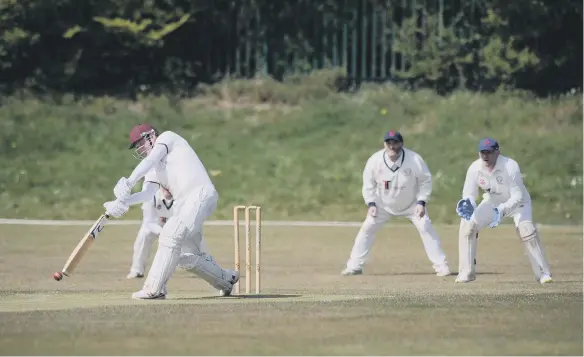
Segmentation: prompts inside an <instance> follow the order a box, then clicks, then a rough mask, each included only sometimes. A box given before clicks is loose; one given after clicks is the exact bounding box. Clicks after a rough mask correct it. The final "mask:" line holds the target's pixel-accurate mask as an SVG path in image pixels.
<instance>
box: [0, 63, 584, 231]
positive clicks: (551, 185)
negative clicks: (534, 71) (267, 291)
mask: <svg viewBox="0 0 584 357" xmlns="http://www.w3.org/2000/svg"><path fill="white" fill-rule="evenodd" d="M342 74H343V73H342V72H336V71H334V70H331V71H325V72H324V73H319V72H315V73H313V74H312V75H311V76H309V77H305V78H302V77H299V76H297V77H294V78H289V79H287V81H286V84H285V85H282V84H281V83H280V82H277V81H273V80H272V81H270V80H267V79H262V78H259V79H257V80H250V81H234V82H229V81H224V82H222V83H220V84H217V85H214V86H211V87H208V88H206V91H205V92H204V93H201V94H200V95H199V96H197V97H195V98H191V99H177V98H176V97H166V96H145V97H141V98H139V100H138V101H125V100H119V99H113V98H110V97H98V98H94V99H84V100H82V101H75V100H74V98H73V97H69V96H64V97H62V98H60V104H58V105H56V104H55V103H53V102H51V101H41V100H38V99H26V100H24V101H22V100H20V99H17V98H14V97H5V98H3V99H2V102H1V103H0V152H1V153H2V154H1V155H0V165H2V167H3V168H4V169H3V170H2V171H1V172H0V198H1V200H0V217H37V218H56V219H60V218H65V219H90V218H91V217H95V216H96V215H98V214H99V213H100V211H101V210H102V206H101V205H102V203H103V202H105V201H107V200H110V199H112V187H113V185H114V184H115V182H116V181H117V180H118V178H119V177H121V176H127V175H128V174H129V173H130V172H131V170H132V169H133V167H134V166H135V165H136V164H137V162H136V161H135V159H133V157H132V156H131V153H130V152H129V151H127V150H126V148H127V145H128V143H127V140H128V139H127V133H128V131H129V130H130V128H131V127H132V126H133V125H135V124H136V123H139V122H151V123H152V124H154V125H155V126H157V127H158V128H159V129H160V130H173V131H176V132H178V133H180V134H181V135H183V136H184V137H185V138H186V139H187V140H188V141H189V142H190V143H191V144H192V145H193V146H194V148H195V149H196V150H197V153H198V154H199V155H200V157H201V159H202V160H203V162H204V163H205V165H206V167H207V169H208V170H209V172H210V173H211V175H212V179H213V181H214V183H215V184H216V186H217V188H218V190H219V194H220V200H219V207H218V211H217V213H216V215H215V216H214V218H217V219H228V218H229V217H230V215H231V207H232V206H233V205H234V204H241V203H257V204H261V205H262V206H264V207H265V208H266V219H286V218H290V219H329V220H357V221H358V220H361V219H362V218H363V214H364V203H363V201H362V198H361V184H362V183H361V174H362V170H363V167H364V165H365V162H366V160H367V158H368V157H369V156H370V155H371V154H372V153H373V152H374V151H376V150H378V149H380V148H381V145H382V135H383V132H384V131H386V130H388V129H389V128H397V129H399V130H401V131H402V133H403V134H404V136H405V141H406V146H407V147H409V148H411V149H413V150H415V151H417V152H419V153H420V154H421V155H422V156H423V157H424V159H425V160H426V162H427V163H428V165H429V167H430V169H431V171H432V173H433V177H434V192H433V195H432V201H431V203H430V204H429V207H430V210H431V214H432V219H433V220H434V221H436V222H447V223H451V222H454V221H456V215H455V214H454V210H453V207H454V204H455V202H456V201H457V199H458V198H459V196H460V192H461V189H462V183H463V180H464V174H465V172H466V169H467V167H468V165H469V164H470V163H471V162H472V161H473V160H475V159H476V157H477V154H476V142H477V141H478V139H479V138H481V137H484V136H493V137H495V138H497V139H498V140H499V141H500V142H501V145H502V152H503V154H504V155H509V156H511V157H513V158H514V159H516V160H517V161H518V162H519V164H520V165H521V168H522V171H523V173H524V175H525V182H526V184H527V187H528V189H529V191H530V193H531V195H532V197H533V200H534V210H535V219H536V220H537V222H539V223H578V224H581V223H582V159H583V158H582V149H581V148H582V129H583V126H582V95H581V93H578V94H576V95H569V96H562V97H561V98H557V99H537V98H534V97H533V96H532V95H525V93H518V92H510V91H506V90H501V91H497V92H494V93H492V94H474V93H471V92H467V91H456V92H455V93H453V94H452V95H449V96H446V97H441V96H438V95H436V94H434V93H433V92H431V91H429V90H420V91H415V92H405V91H401V90H399V89H397V88H395V87H393V86H390V85H371V84H370V85H366V86H364V88H363V89H362V90H360V91H358V92H356V93H353V94H348V93H343V92H338V91H337V90H336V89H335V87H334V85H332V84H334V83H335V78H338V77H337V76H339V75H340V76H341V77H342ZM128 217H129V218H139V217H140V210H139V209H132V210H131V212H130V213H129V216H128Z"/></svg>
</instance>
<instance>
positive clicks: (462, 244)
mask: <svg viewBox="0 0 584 357" xmlns="http://www.w3.org/2000/svg"><path fill="white" fill-rule="evenodd" d="M478 151H479V159H478V160H476V161H474V162H473V163H472V164H471V165H470V167H469V168H468V171H467V173H466V180H465V181H464V187H463V189H462V199H461V200H460V201H459V202H458V204H457V207H456V212H457V214H458V215H459V216H460V217H462V219H461V220H460V230H459V241H458V242H459V243H458V252H459V268H458V276H457V278H456V280H455V281H456V282H457V283H466V282H469V281H473V280H475V279H476V273H475V264H474V259H475V257H476V249H477V234H478V232H479V231H480V230H481V229H483V228H486V227H487V226H488V227H491V228H495V227H496V226H498V225H499V222H500V221H501V219H503V218H505V217H512V218H513V222H514V223H515V227H516V228H517V235H518V236H519V239H520V240H521V241H522V242H523V245H524V247H525V251H526V253H527V256H528V257H529V261H530V262H531V267H532V269H533V273H534V275H535V279H536V280H537V281H539V282H540V283H542V284H545V283H550V282H551V281H552V273H551V271H550V266H549V264H548V262H547V260H546V258H545V253H544V251H543V247H542V244H541V242H540V237H539V234H538V232H537V229H536V227H535V224H534V223H533V218H532V215H531V197H530V195H529V192H527V189H526V188H525V185H524V184H523V178H522V175H521V170H520V169H519V164H517V162H516V161H515V160H513V159H511V158H509V157H505V156H503V155H501V154H500V151H499V144H498V143H497V141H495V140H493V139H491V138H485V139H482V140H481V141H480V142H479V145H478ZM479 188H480V189H481V190H482V191H484V194H483V200H482V201H481V202H480V204H479V205H478V206H477V204H476V201H475V200H476V199H477V196H478V195H479Z"/></svg>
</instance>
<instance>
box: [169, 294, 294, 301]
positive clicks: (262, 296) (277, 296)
mask: <svg viewBox="0 0 584 357" xmlns="http://www.w3.org/2000/svg"><path fill="white" fill-rule="evenodd" d="M298 297H302V295H296V294H250V295H231V296H203V297H201V296H198V297H183V298H176V300H214V299H223V300H225V299H228V300H234V299H237V300H239V299H293V298H298Z"/></svg>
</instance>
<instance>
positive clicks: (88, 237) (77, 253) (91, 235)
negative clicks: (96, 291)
mask: <svg viewBox="0 0 584 357" xmlns="http://www.w3.org/2000/svg"><path fill="white" fill-rule="evenodd" d="M108 218H109V216H108V215H107V214H102V215H101V216H100V217H99V218H98V219H97V221H95V223H94V224H93V226H91V228H90V229H89V231H87V233H86V234H85V235H84V236H83V238H81V241H79V244H77V247H75V250H73V252H72V253H71V255H70V256H69V259H67V262H66V263H65V265H64V266H63V270H62V271H61V273H62V275H65V276H70V275H71V274H72V273H73V272H74V271H75V268H77V266H78V265H79V262H81V259H83V256H84V255H85V253H87V251H88V250H89V248H90V247H91V245H92V244H93V242H94V241H95V240H96V239H97V237H98V235H99V234H100V233H101V231H103V228H104V226H105V224H106V223H107V220H108ZM55 275H56V276H55ZM55 275H54V276H55V280H61V279H62V276H61V278H60V279H57V276H58V275H59V272H57V273H55Z"/></svg>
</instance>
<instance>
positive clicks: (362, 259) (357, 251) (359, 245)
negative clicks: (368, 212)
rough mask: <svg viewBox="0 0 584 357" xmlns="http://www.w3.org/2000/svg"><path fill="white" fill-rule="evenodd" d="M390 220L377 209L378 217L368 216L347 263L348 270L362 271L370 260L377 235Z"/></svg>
mask: <svg viewBox="0 0 584 357" xmlns="http://www.w3.org/2000/svg"><path fill="white" fill-rule="evenodd" d="M388 219H389V215H388V214H387V213H385V212H384V211H382V210H381V208H378V209H377V217H371V216H367V217H366V218H365V221H364V222H363V224H362V225H361V229H359V233H357V237H355V243H354V244H353V248H352V249H351V255H350V257H349V260H348V261H347V268H349V269H362V268H363V266H364V265H365V263H367V261H368V260H369V252H370V251H371V247H372V246H373V242H374V241H375V235H376V234H377V232H378V231H379V230H380V229H381V227H383V224H384V223H385V222H386V221H387V220H388Z"/></svg>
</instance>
